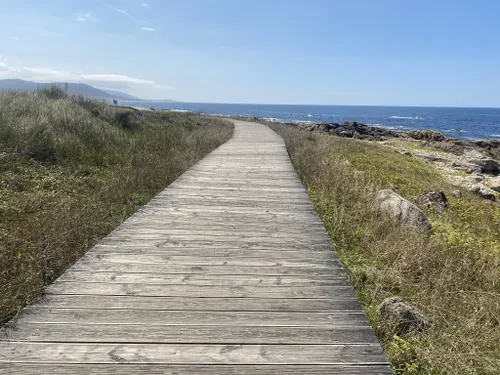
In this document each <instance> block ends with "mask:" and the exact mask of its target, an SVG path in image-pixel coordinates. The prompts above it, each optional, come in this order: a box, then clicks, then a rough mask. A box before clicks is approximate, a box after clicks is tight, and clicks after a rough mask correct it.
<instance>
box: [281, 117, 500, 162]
mask: <svg viewBox="0 0 500 375" xmlns="http://www.w3.org/2000/svg"><path fill="white" fill-rule="evenodd" d="M285 125H290V126H297V127H299V128H301V129H304V130H309V131H317V132H321V133H326V134H330V135H335V136H337V137H343V138H354V139H366V140H371V141H384V140H387V139H391V138H406V139H415V140H418V141H424V142H429V143H434V144H435V143H442V144H444V145H447V146H448V149H449V150H450V151H453V150H452V149H456V152H457V153H462V152H463V151H465V149H466V148H467V147H471V148H480V149H485V150H495V149H500V140H467V139H461V138H451V137H447V136H445V135H444V134H443V133H440V132H438V131H435V130H410V131H407V132H396V131H392V130H388V129H384V128H380V127H376V126H369V125H365V124H361V123H358V122H356V121H353V122H350V121H346V122H343V123H341V124H339V123H313V124H309V123H299V124H293V123H286V124H285ZM440 148H442V147H440ZM499 156H500V155H499Z"/></svg>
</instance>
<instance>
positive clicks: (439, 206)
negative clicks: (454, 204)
mask: <svg viewBox="0 0 500 375" xmlns="http://www.w3.org/2000/svg"><path fill="white" fill-rule="evenodd" d="M416 202H417V204H418V205H419V206H424V207H428V208H432V209H434V210H435V211H436V212H439V213H443V212H444V211H445V210H446V209H447V208H448V207H449V206H450V204H449V203H448V199H446V195H444V193H443V192H442V191H436V190H431V191H428V192H427V193H424V194H422V195H419V196H418V197H417V199H416Z"/></svg>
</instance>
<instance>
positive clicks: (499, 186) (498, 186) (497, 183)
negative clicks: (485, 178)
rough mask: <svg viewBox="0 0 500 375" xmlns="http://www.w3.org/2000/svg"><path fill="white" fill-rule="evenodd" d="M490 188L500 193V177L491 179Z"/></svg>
mask: <svg viewBox="0 0 500 375" xmlns="http://www.w3.org/2000/svg"><path fill="white" fill-rule="evenodd" d="M490 188H491V189H492V190H495V191H500V177H493V178H491V179H490Z"/></svg>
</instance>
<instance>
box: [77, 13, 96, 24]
mask: <svg viewBox="0 0 500 375" xmlns="http://www.w3.org/2000/svg"><path fill="white" fill-rule="evenodd" d="M75 21H77V22H87V21H92V22H98V21H99V19H98V18H97V17H96V16H94V15H93V14H92V13H91V12H83V13H77V14H75Z"/></svg>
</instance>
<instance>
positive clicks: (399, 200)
mask: <svg viewBox="0 0 500 375" xmlns="http://www.w3.org/2000/svg"><path fill="white" fill-rule="evenodd" d="M374 205H375V209H377V210H378V211H379V212H381V213H384V214H386V215H388V216H390V217H391V218H393V219H394V220H395V221H396V223H398V224H400V225H406V226H410V227H413V228H416V229H417V230H419V231H421V232H422V233H424V234H425V235H427V236H429V235H430V233H431V231H432V225H431V223H430V222H429V220H428V219H427V216H426V215H425V214H424V213H423V212H422V211H421V210H420V208H418V207H417V206H415V205H414V204H413V203H411V202H410V201H409V200H407V199H405V198H403V197H402V196H400V195H399V194H396V193H395V192H393V191H392V190H389V189H384V190H381V191H379V192H378V194H377V196H376V198H375V202H374Z"/></svg>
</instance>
